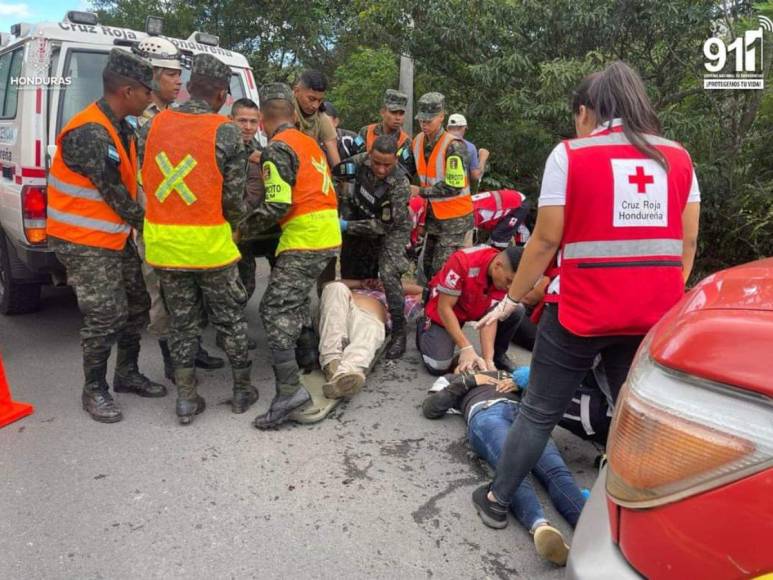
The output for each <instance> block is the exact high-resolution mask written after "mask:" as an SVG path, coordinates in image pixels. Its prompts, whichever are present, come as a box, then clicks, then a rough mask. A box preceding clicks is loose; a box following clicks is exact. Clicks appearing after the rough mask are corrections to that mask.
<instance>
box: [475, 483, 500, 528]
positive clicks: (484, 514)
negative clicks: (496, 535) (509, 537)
mask: <svg viewBox="0 0 773 580" xmlns="http://www.w3.org/2000/svg"><path fill="white" fill-rule="evenodd" d="M488 492H489V484H486V485H482V486H480V487H479V488H478V489H476V490H475V491H473V492H472V503H473V505H474V506H475V510H476V511H477V512H478V515H479V516H480V519H481V520H483V523H484V524H486V525H487V526H488V527H490V528H496V529H498V530H501V529H502V528H506V527H507V508H506V507H505V506H503V505H500V504H499V503H497V502H495V501H491V500H490V499H489V498H488V497H487V496H488Z"/></svg>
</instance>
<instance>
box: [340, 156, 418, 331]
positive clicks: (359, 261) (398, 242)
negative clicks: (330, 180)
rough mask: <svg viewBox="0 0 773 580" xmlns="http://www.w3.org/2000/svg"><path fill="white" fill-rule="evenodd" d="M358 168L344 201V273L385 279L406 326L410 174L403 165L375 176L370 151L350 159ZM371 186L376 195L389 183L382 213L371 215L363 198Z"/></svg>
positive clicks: (393, 312)
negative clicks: (360, 198) (360, 193)
mask: <svg viewBox="0 0 773 580" xmlns="http://www.w3.org/2000/svg"><path fill="white" fill-rule="evenodd" d="M349 161H350V162H352V163H354V164H355V165H356V167H357V170H356V174H355V178H354V180H355V181H354V183H353V184H351V185H352V187H347V188H345V191H344V195H343V196H342V198H343V199H342V200H341V201H342V204H345V205H346V206H347V208H348V212H347V213H346V214H344V217H345V218H346V219H347V223H346V229H345V232H346V233H345V235H344V241H343V245H342V247H341V277H342V278H345V279H347V278H348V279H358V280H363V279H370V278H377V277H378V278H380V279H381V281H382V283H383V284H384V293H385V294H386V299H387V304H388V305H389V315H390V317H391V319H392V328H393V332H402V331H403V329H404V327H405V318H404V316H403V309H404V306H405V296H404V294H403V288H402V277H403V274H404V273H405V272H406V270H407V269H408V258H407V256H406V253H405V250H406V247H407V246H408V244H409V243H410V236H411V218H410V216H409V214H408V199H409V198H410V196H411V188H410V184H409V182H408V178H407V177H406V175H405V173H404V172H403V170H402V169H401V168H400V167H399V166H395V169H394V170H393V171H392V173H391V174H390V175H388V176H387V178H386V179H385V180H384V181H380V180H378V179H377V178H376V176H375V175H373V171H372V170H371V168H370V159H369V157H368V154H367V153H362V154H360V155H356V156H354V157H352V158H351V159H349ZM360 187H364V188H366V190H367V192H368V193H369V194H370V195H375V194H376V192H378V191H379V189H380V188H381V187H384V188H385V191H384V192H383V194H382V196H380V199H385V200H386V201H385V202H384V203H383V204H382V206H381V213H380V214H379V215H376V216H374V215H369V210H368V209H362V208H361V207H360V206H361V205H362V204H361V202H360V203H358V201H357V199H356V198H357V189H358V188H360Z"/></svg>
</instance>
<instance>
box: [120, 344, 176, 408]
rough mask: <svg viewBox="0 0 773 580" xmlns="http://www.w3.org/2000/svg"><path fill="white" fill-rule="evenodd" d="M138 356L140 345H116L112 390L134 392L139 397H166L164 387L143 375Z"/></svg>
mask: <svg viewBox="0 0 773 580" xmlns="http://www.w3.org/2000/svg"><path fill="white" fill-rule="evenodd" d="M139 356H140V345H139V344H137V345H133V346H128V347H127V346H121V345H119V346H118V355H117V357H116V361H115V374H114V375H113V390H114V391H115V392H116V393H134V394H135V395H139V396H140V397H166V387H165V386H164V385H162V384H159V383H154V382H153V381H151V380H150V379H149V378H148V377H146V376H145V375H143V374H142V373H141V372H140V370H139V368H138V366H137V360H138V359H139Z"/></svg>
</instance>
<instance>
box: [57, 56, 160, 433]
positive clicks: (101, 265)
mask: <svg viewBox="0 0 773 580" xmlns="http://www.w3.org/2000/svg"><path fill="white" fill-rule="evenodd" d="M107 68H109V69H111V70H113V71H114V72H116V73H118V74H121V75H123V76H126V77H129V78H131V79H134V80H136V81H139V82H141V83H142V84H145V85H146V86H149V85H150V83H151V81H152V75H153V72H152V68H151V67H150V65H148V64H147V63H145V62H144V61H142V60H140V59H139V58H137V57H135V56H133V55H129V54H128V53H126V52H124V51H119V50H118V49H113V51H111V53H110V57H109V59H108V64H107ZM97 107H99V109H100V110H101V111H102V112H103V113H104V114H105V116H106V117H107V118H108V119H109V120H110V122H111V123H112V125H113V127H114V128H115V130H116V132H117V133H118V136H119V138H120V139H121V142H122V145H123V147H124V148H125V149H126V150H127V151H128V150H129V148H130V144H131V142H132V141H133V140H134V138H135V133H134V130H133V128H132V127H131V125H130V124H129V123H127V122H126V120H125V119H118V117H117V116H116V115H115V113H114V112H113V110H112V109H111V108H110V105H108V103H107V101H106V100H105V99H104V98H101V99H99V100H98V101H97ZM115 145H116V144H115V143H114V142H113V140H112V138H111V137H110V134H109V133H108V132H107V130H106V129H105V128H104V127H102V126H101V125H99V124H96V123H87V124H85V125H81V126H80V127H77V128H75V129H73V130H71V131H70V132H68V133H67V134H66V135H64V136H63V138H62V140H61V146H60V148H59V152H60V154H61V158H62V161H63V162H64V164H65V165H66V166H67V167H68V168H69V169H70V170H71V171H74V172H75V173H78V174H80V175H83V176H85V177H87V178H88V179H89V180H90V181H91V182H92V183H93V184H94V187H95V188H96V189H97V190H98V191H99V194H100V196H101V198H102V200H104V202H105V203H107V205H108V206H110V208H111V209H112V210H113V211H114V212H115V213H116V214H118V216H120V217H121V218H122V219H123V220H124V221H125V222H126V223H127V224H128V225H130V226H132V227H133V228H135V229H138V230H139V229H141V228H142V223H143V218H144V215H145V212H144V210H143V209H142V207H141V206H140V205H139V204H138V203H137V202H136V201H135V200H133V199H132V198H131V195H130V193H129V191H128V189H127V188H126V186H125V185H124V184H123V182H122V180H121V174H120V170H119V164H120V161H118V160H116V157H117V156H116V155H115ZM49 247H50V248H51V249H52V250H54V252H55V254H56V257H57V258H58V259H59V261H60V262H61V263H62V265H63V266H64V267H65V269H66V270H67V278H68V281H69V283H70V285H71V286H72V287H73V289H74V290H75V294H76V296H77V298H78V307H79V308H80V311H81V314H82V315H83V326H82V328H81V346H82V349H83V367H84V373H85V375H86V384H85V387H84V396H83V399H84V408H86V410H87V411H88V412H89V413H90V414H91V415H92V417H94V419H96V420H98V421H103V422H114V421H119V420H120V419H121V418H122V415H121V413H120V410H118V409H117V407H115V406H114V403H113V400H112V398H111V397H110V395H109V393H108V391H107V382H106V380H105V373H106V371H107V360H108V358H109V357H110V349H111V347H112V345H113V344H114V343H116V342H117V343H118V355H117V362H116V377H115V379H114V386H116V387H118V383H121V381H122V380H124V379H126V378H128V380H129V382H131V383H132V384H133V385H134V386H133V387H132V388H131V389H129V390H133V391H134V392H136V393H138V394H141V395H143V396H163V395H165V394H166V389H164V388H163V386H162V385H158V384H156V383H152V382H151V381H149V380H148V379H147V378H146V377H144V376H143V375H141V374H140V373H139V371H138V368H137V360H138V357H139V351H140V335H141V332H142V329H143V328H144V327H145V326H146V325H147V323H148V310H149V308H150V298H149V296H148V293H147V291H146V289H145V284H144V281H143V279H142V271H141V267H140V258H139V256H138V254H137V248H136V246H135V245H134V242H133V241H132V240H131V236H130V237H129V239H127V241H126V245H125V246H124V248H123V249H122V250H110V249H107V248H100V247H95V246H86V245H81V244H76V243H73V242H69V241H66V240H62V239H59V238H56V237H50V238H49ZM134 387H137V388H134ZM87 399H88V401H87Z"/></svg>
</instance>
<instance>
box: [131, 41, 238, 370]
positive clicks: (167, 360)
mask: <svg viewBox="0 0 773 580" xmlns="http://www.w3.org/2000/svg"><path fill="white" fill-rule="evenodd" d="M134 52H135V54H137V55H139V56H140V57H142V58H144V59H145V60H147V61H148V62H149V63H150V65H151V66H152V67H153V93H152V99H153V101H152V102H151V103H150V105H148V106H147V107H146V108H145V110H144V111H143V112H142V115H140V116H138V117H137V118H136V121H137V125H138V127H139V128H142V127H143V126H144V125H145V124H146V123H147V122H148V121H150V120H151V119H152V118H153V117H155V116H156V114H158V113H159V112H161V111H163V110H164V109H166V108H168V107H169V106H171V105H172V103H174V102H175V101H176V100H177V95H179V93H180V87H181V86H182V70H183V68H182V64H181V63H180V51H179V49H178V48H177V47H176V46H175V45H174V44H172V42H171V41H169V40H167V39H166V38H161V37H160V36H149V37H147V38H145V39H143V40H142V41H140V43H139V44H138V45H137V46H136V48H135V49H134ZM137 198H138V200H139V202H140V204H142V206H143V207H145V192H144V191H143V189H142V187H140V188H139V192H138V195H137ZM136 240H137V249H138V250H139V253H140V257H141V258H142V260H143V262H142V275H143V277H144V278H145V286H146V287H147V289H148V294H149V295H150V324H148V332H149V333H150V334H151V335H153V336H156V337H158V345H159V347H160V348H161V356H162V357H163V359H164V375H165V376H166V378H167V379H169V380H170V381H173V380H174V366H173V365H172V356H171V355H170V354H169V342H168V335H169V313H168V312H167V311H166V306H165V305H164V300H163V299H162V298H161V285H160V283H159V281H158V274H156V271H155V269H154V268H153V267H151V266H149V265H148V263H147V262H145V243H144V242H143V240H142V235H141V234H138V235H137V237H136ZM199 345H201V337H199ZM223 365H225V362H224V361H223V359H221V358H218V357H214V356H210V355H209V353H208V352H207V351H206V350H205V349H204V347H203V346H199V351H198V352H197V353H196V366H197V367H199V368H204V369H219V368H221V367H222V366H223Z"/></svg>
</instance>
